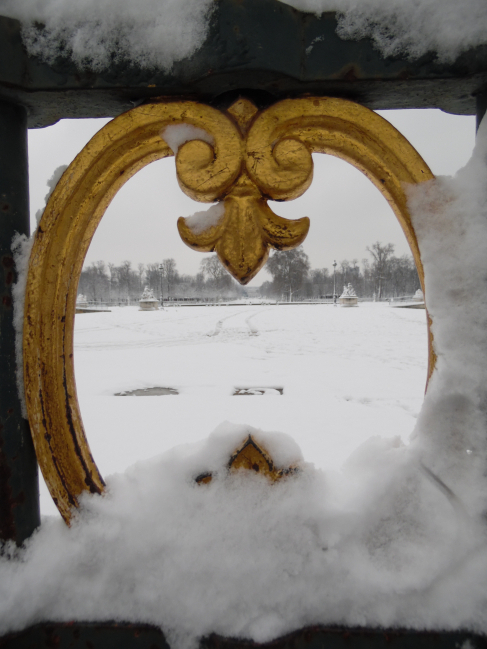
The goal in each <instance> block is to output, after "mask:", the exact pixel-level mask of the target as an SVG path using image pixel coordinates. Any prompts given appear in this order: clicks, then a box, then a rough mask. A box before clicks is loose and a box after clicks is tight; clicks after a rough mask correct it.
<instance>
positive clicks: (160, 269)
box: [159, 264, 164, 309]
mask: <svg viewBox="0 0 487 649" xmlns="http://www.w3.org/2000/svg"><path fill="white" fill-rule="evenodd" d="M163 271H164V266H163V265H162V264H159V272H160V274H161V309H163V308H164V302H163V300H162V273H163Z"/></svg>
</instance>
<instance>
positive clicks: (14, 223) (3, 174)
mask: <svg viewBox="0 0 487 649" xmlns="http://www.w3.org/2000/svg"><path fill="white" fill-rule="evenodd" d="M15 232H19V233H22V234H29V185H28V158H27V114H26V111H25V109H24V108H23V107H21V106H14V105H12V104H8V103H6V102H2V101H0V265H1V270H0V278H1V279H0V284H1V286H0V292H1V300H0V539H1V540H13V541H15V542H16V543H17V544H18V545H20V544H21V543H22V542H23V541H24V540H25V539H26V538H27V537H29V536H30V535H31V534H32V532H33V531H34V530H35V528H36V527H38V525H39V523H40V515H39V482H38V469H37V461H36V456H35V452H34V446H33V444H32V438H31V435H30V430H29V424H28V422H27V421H26V420H25V419H24V418H23V417H22V413H21V405H20V400H19V397H18V393H17V384H16V363H15V331H14V327H13V303H12V284H13V283H14V282H15V280H16V274H15V267H14V260H13V257H12V252H11V249H10V247H11V243H12V237H13V235H14V234H15Z"/></svg>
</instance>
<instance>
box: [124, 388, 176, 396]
mask: <svg viewBox="0 0 487 649" xmlns="http://www.w3.org/2000/svg"><path fill="white" fill-rule="evenodd" d="M167 394H179V392H178V391H177V390H175V389H174V388H140V389H139V390H127V391H123V392H117V393H116V394H115V396H116V397H163V396H166V395H167Z"/></svg>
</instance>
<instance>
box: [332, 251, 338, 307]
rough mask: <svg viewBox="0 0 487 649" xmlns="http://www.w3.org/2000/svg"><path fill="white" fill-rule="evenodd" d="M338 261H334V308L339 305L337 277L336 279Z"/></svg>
mask: <svg viewBox="0 0 487 649" xmlns="http://www.w3.org/2000/svg"><path fill="white" fill-rule="evenodd" d="M336 267H337V262H336V259H334V260H333V306H336V305H337V277H336Z"/></svg>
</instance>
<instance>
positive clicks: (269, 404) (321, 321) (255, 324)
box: [41, 303, 427, 514]
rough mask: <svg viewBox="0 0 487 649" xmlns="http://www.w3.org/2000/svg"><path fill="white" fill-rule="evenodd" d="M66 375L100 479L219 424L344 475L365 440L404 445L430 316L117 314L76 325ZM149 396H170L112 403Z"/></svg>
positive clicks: (362, 311)
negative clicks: (257, 434) (274, 438)
mask: <svg viewBox="0 0 487 649" xmlns="http://www.w3.org/2000/svg"><path fill="white" fill-rule="evenodd" d="M75 364H76V382H77V388H78V398H79V401H80V407H81V412H82V416H83V421H84V425H85V429H86V433H87V436H88V440H89V443H90V446H91V450H92V452H93V455H94V458H95V461H96V462H97V464H98V467H99V468H100V471H101V472H102V475H103V476H107V475H110V474H112V473H117V472H120V471H123V470H124V469H125V468H126V467H128V466H130V465H132V464H133V463H134V462H136V461H138V460H141V459H145V458H149V457H152V456H154V455H158V454H160V453H161V452H163V451H166V450H167V449H169V448H171V447H173V446H176V445H179V444H184V443H187V442H194V441H196V440H199V439H203V438H206V437H207V436H208V435H209V434H210V433H211V432H212V431H213V430H214V429H215V428H216V427H217V426H218V425H219V424H220V423H222V422H224V421H230V422H233V423H238V424H249V425H251V426H254V427H256V428H260V429H262V430H264V431H281V432H285V433H287V434H289V435H291V436H292V437H293V438H294V439H295V441H296V442H297V444H298V445H299V446H300V447H301V450H302V452H303V456H304V459H305V460H306V461H307V462H313V463H315V465H316V466H317V467H320V468H324V469H339V468H340V466H341V465H342V463H343V462H344V461H345V460H346V459H347V457H348V456H349V455H350V454H351V453H352V451H354V450H355V449H356V448H357V447H358V446H359V445H360V444H361V443H363V442H364V441H365V440H366V439H368V438H369V437H371V436H376V435H379V436H382V437H393V436H397V435H399V436H400V437H401V438H402V439H403V440H404V441H405V442H407V439H408V437H409V434H410V433H411V431H412V430H413V428H414V425H415V420H416V417H417V415H418V413H419V410H420V408H421V404H422V401H423V393H424V386H425V379H426V364H427V340H426V325H425V312H424V311H423V310H417V309H400V308H390V307H389V306H388V304H385V303H381V304H379V303H376V304H374V303H362V304H360V305H359V307H358V308H351V309H350V308H342V307H336V308H334V307H333V306H332V305H328V304H326V305H325V304H318V305H302V306H301V305H280V306H260V305H243V306H228V307H223V306H222V307H171V308H166V309H165V310H164V311H158V312H141V311H138V309H137V308H136V307H125V308H124V307H121V308H114V309H112V311H111V312H110V313H89V314H81V315H77V316H76V328H75ZM151 387H170V388H175V389H176V390H177V391H178V392H179V395H177V396H169V395H167V396H148V397H136V396H125V397H123V396H115V394H116V393H119V392H123V391H130V390H135V389H140V388H151ZM235 388H269V389H268V390H266V393H265V394H264V395H263V396H260V395H255V396H233V393H234V391H235ZM276 388H282V389H283V393H282V394H280V393H279V391H278V390H276ZM41 492H42V497H41V507H42V512H43V514H56V513H57V510H56V508H55V506H54V504H53V503H52V501H51V499H50V496H49V494H48V493H47V489H46V488H45V486H44V484H42V485H41Z"/></svg>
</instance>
